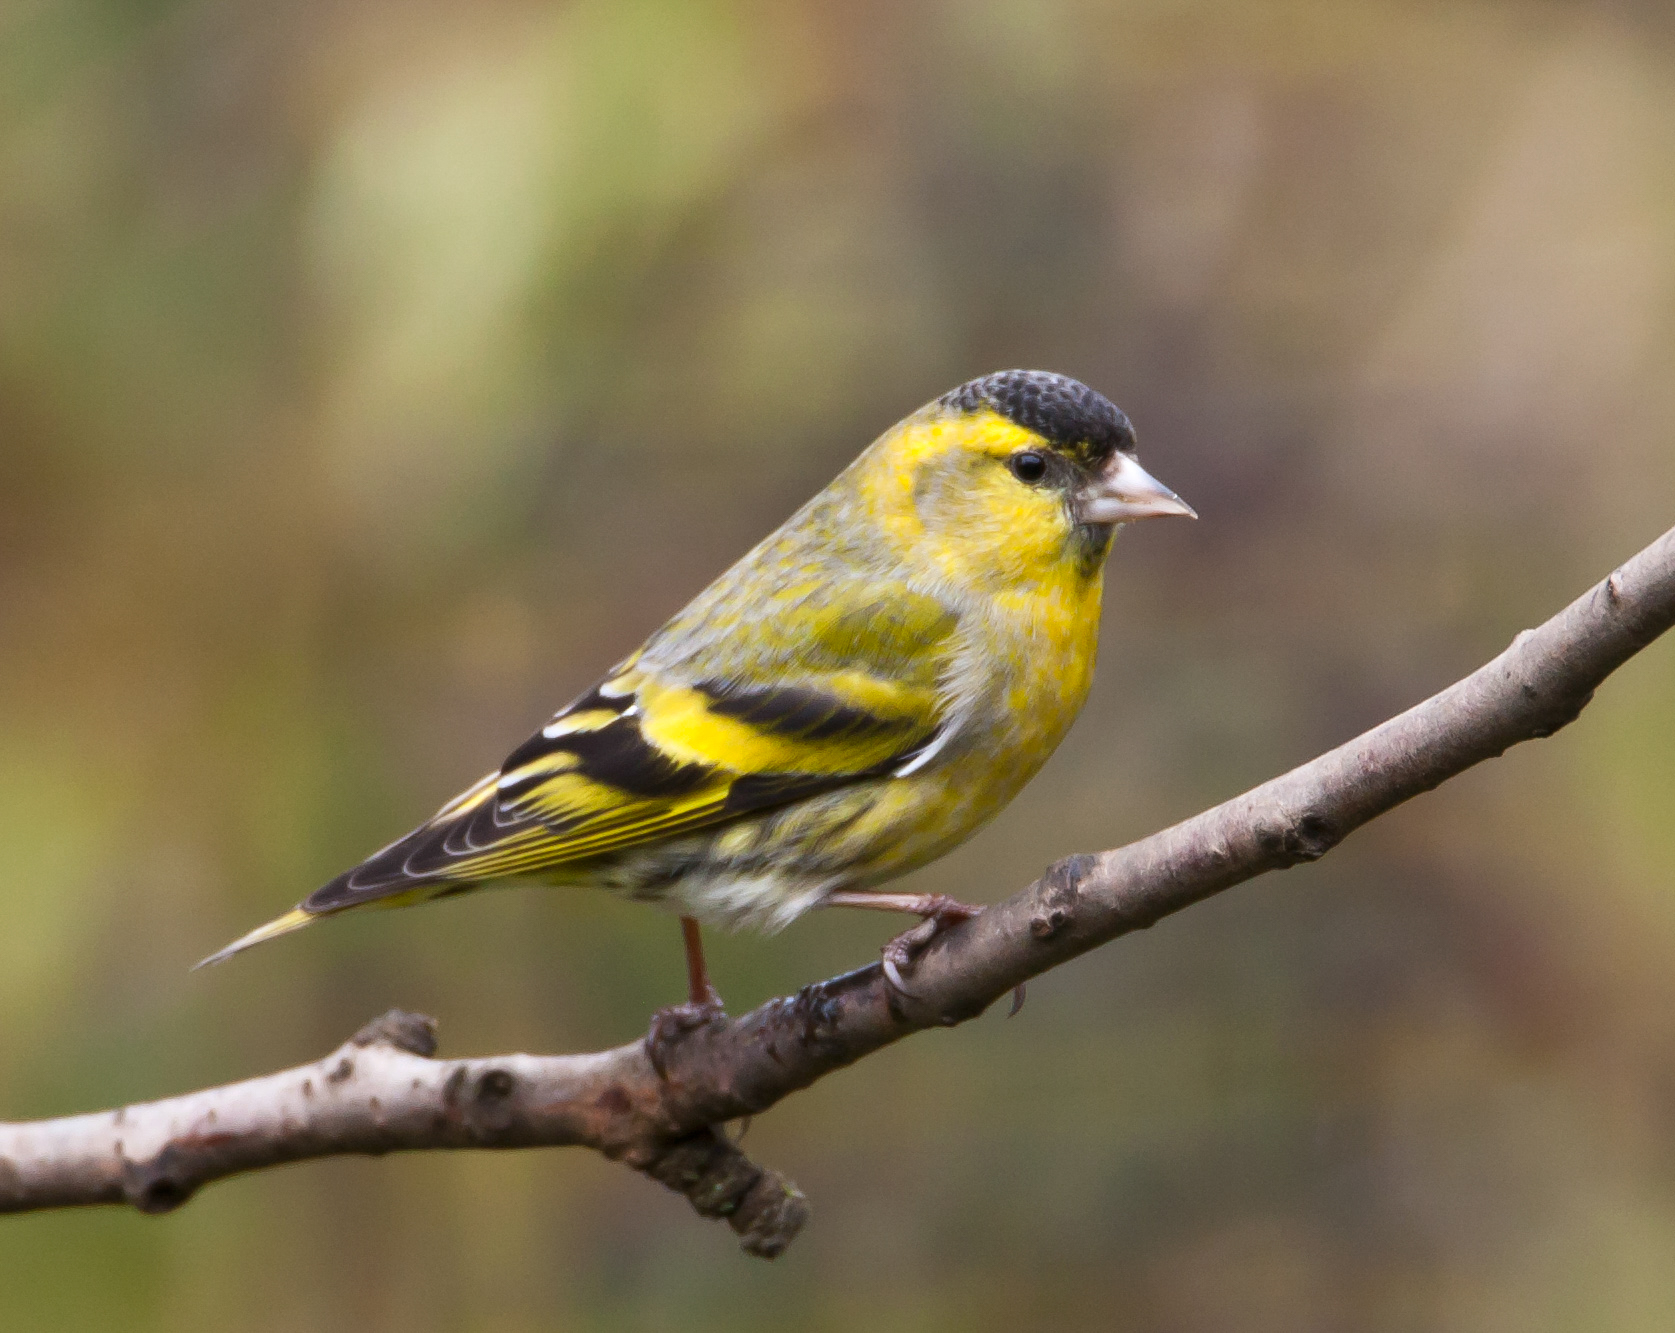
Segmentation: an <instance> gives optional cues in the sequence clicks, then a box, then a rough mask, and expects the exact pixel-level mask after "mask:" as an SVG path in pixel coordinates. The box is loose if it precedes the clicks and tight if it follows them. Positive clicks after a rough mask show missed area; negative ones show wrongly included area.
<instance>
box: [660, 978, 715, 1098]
mask: <svg viewBox="0 0 1675 1333" xmlns="http://www.w3.org/2000/svg"><path fill="white" fill-rule="evenodd" d="M726 1017H727V1010H726V1009H725V1008H724V1007H723V1006H722V1003H721V997H720V996H719V995H717V994H716V993H715V991H714V989H713V988H712V989H711V990H710V993H709V998H708V999H707V1000H705V1001H703V1002H702V1003H696V1002H694V1001H691V1000H688V1001H687V1002H686V1003H685V1004H671V1005H668V1006H667V1007H665V1008H662V1009H659V1010H658V1011H657V1012H656V1013H654V1014H653V1015H652V1016H651V1027H650V1028H649V1029H648V1030H647V1032H646V1035H645V1039H644V1040H645V1050H646V1059H648V1060H650V1061H651V1067H652V1068H653V1069H655V1070H656V1071H657V1077H658V1078H663V1079H666V1078H668V1076H669V1056H670V1055H671V1054H672V1053H673V1051H674V1049H675V1047H676V1046H678V1045H679V1044H680V1043H681V1042H682V1041H683V1040H685V1038H686V1036H687V1034H688V1033H690V1032H696V1031H697V1030H698V1029H699V1028H701V1027H707V1026H708V1025H709V1024H711V1023H713V1022H715V1021H716V1020H717V1019H721V1018H726Z"/></svg>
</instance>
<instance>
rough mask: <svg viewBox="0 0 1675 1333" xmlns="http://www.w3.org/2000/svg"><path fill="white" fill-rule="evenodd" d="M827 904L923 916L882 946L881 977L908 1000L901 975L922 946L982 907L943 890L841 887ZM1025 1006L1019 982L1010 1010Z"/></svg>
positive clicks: (910, 996)
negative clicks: (875, 890)
mask: <svg viewBox="0 0 1675 1333" xmlns="http://www.w3.org/2000/svg"><path fill="white" fill-rule="evenodd" d="M826 905H827V906H828V907H865V908H869V909H871V910H873V911H876V912H911V913H913V914H914V915H915V916H918V917H921V918H923V919H922V920H921V921H920V922H919V924H918V925H916V926H914V927H913V929H912V930H905V931H903V932H902V933H901V934H900V935H897V936H896V938H895V939H893V940H891V941H890V942H889V943H888V944H886V945H885V946H884V948H883V950H882V951H881V952H882V956H883V966H884V981H885V984H887V985H888V986H889V987H890V988H891V989H892V990H894V991H895V992H896V993H897V994H898V995H901V996H904V997H905V998H907V999H909V1000H917V999H919V998H921V997H919V996H917V995H915V994H914V993H913V992H912V990H910V989H909V988H908V985H907V983H906V982H905V981H904V980H903V979H902V973H903V972H904V971H911V970H912V968H913V963H914V960H915V959H917V958H918V956H919V955H920V954H921V953H923V952H924V951H925V947H926V946H927V945H928V944H929V943H930V942H931V941H932V940H934V939H935V938H936V937H937V936H938V935H940V934H941V933H942V932H943V931H945V930H946V929H948V927H949V926H952V925H954V924H955V923H956V922H960V921H969V920H971V918H972V917H974V916H981V915H982V914H983V909H982V908H981V907H973V906H972V905H971V904H970V903H962V902H961V901H960V900H959V899H958V898H950V897H949V896H948V895H947V894H946V893H870V892H861V891H848V890H843V891H840V892H837V893H834V894H832V895H831V896H830V897H828V898H827V899H826ZM1023 1007H1024V988H1023V986H1022V985H1019V986H1017V987H1015V988H1014V989H1013V991H1012V1010H1011V1013H1008V1014H1007V1017H1008V1018H1010V1017H1011V1016H1012V1014H1015V1013H1017V1012H1018V1010H1020V1009H1022V1008H1023Z"/></svg>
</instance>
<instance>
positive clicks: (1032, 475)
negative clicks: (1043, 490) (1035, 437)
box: [1006, 450, 1047, 486]
mask: <svg viewBox="0 0 1675 1333" xmlns="http://www.w3.org/2000/svg"><path fill="white" fill-rule="evenodd" d="M1006 465H1007V466H1008V467H1009V468H1011V469H1012V475H1013V476H1014V477H1016V478H1017V479H1018V480H1019V481H1021V482H1023V483H1024V484H1025V485H1028V486H1033V485H1035V483H1036V482H1038V481H1040V480H1041V478H1043V477H1044V476H1046V475H1047V460H1046V459H1045V458H1043V457H1041V455H1040V454H1038V453H1035V452H1034V451H1033V450H1025V451H1024V452H1023V453H1021V454H1013V455H1012V457H1011V458H1009V459H1007V461H1006Z"/></svg>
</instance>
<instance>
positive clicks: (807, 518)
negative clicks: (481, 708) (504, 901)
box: [200, 370, 1194, 1007]
mask: <svg viewBox="0 0 1675 1333" xmlns="http://www.w3.org/2000/svg"><path fill="white" fill-rule="evenodd" d="M1134 447H1135V440H1134V431H1133V429H1132V427H1131V426H1130V425H1129V422H1128V418H1127V417H1126V416H1124V415H1123V413H1122V412H1121V411H1119V410H1118V409H1117V408H1116V407H1115V406H1113V405H1112V404H1111V403H1110V402H1109V401H1107V400H1106V399H1105V398H1103V397H1102V396H1100V395H1099V394H1098V393H1095V392H1094V391H1093V390H1092V389H1089V388H1088V387H1086V386H1085V385H1083V384H1080V383H1078V382H1076V381H1075V380H1072V379H1068V378H1065V377H1064V376H1061V375H1054V374H1049V373H1047V372H1044V371H1024V370H1012V371H1004V372H1002V373H1000V374H996V375H990V376H987V377H985V378H983V379H977V380H972V381H971V382H970V383H968V384H964V385H962V386H960V387H959V388H957V389H955V390H953V391H952V392H950V393H948V394H945V395H944V396H943V397H941V398H939V399H937V400H936V401H935V402H932V403H930V404H928V405H927V406H925V407H924V408H922V409H920V410H919V411H918V412H915V413H914V414H913V415H912V416H910V417H908V418H906V419H905V420H904V421H902V422H900V423H899V424H898V425H896V426H894V427H893V428H892V429H890V430H889V431H887V432H885V434H884V435H882V436H881V437H880V438H879V439H878V440H877V441H875V442H874V443H873V444H872V445H871V446H870V447H869V448H868V449H866V450H865V451H864V452H863V453H862V454H861V455H860V457H859V458H857V459H856V460H855V462H854V463H853V464H851V465H850V466H849V467H848V468H847V469H845V470H844V472H843V473H841V474H840V475H839V476H838V477H837V479H836V480H835V481H833V482H832V483H831V485H829V486H827V487H826V489H825V490H823V491H821V492H820V494H819V495H817V496H815V497H814V499H812V500H810V501H809V502H808V503H807V504H806V505H804V506H803V507H802V508H801V509H800V510H798V511H797V513H795V514H794V515H792V517H791V518H790V519H789V520H788V521H787V522H786V523H785V524H784V525H783V526H782V527H781V528H780V529H779V530H778V531H776V532H774V533H773V534H772V535H770V536H769V537H767V538H766V539H765V540H764V541H763V542H762V543H761V544H760V545H758V546H757V547H756V548H755V549H754V550H753V551H751V552H750V553H749V554H747V555H746V556H745V557H744V558H743V559H742V560H740V561H739V562H738V564H736V565H734V566H733V567H732V568H731V569H730V570H728V571H727V572H726V573H725V574H723V575H722V576H721V577H720V578H719V579H717V580H716V581H715V582H714V583H713V584H711V585H710V587H709V588H707V589H706V590H705V591H704V592H702V593H700V594H699V595H698V597H697V598H695V599H694V600H693V601H692V603H691V604H690V605H689V606H687V607H686V609H685V610H683V611H681V612H680V613H679V614H678V615H676V616H675V617H674V618H673V619H672V620H670V621H669V622H668V624H666V625H664V626H663V627H662V628H661V629H659V630H658V631H657V632H656V633H654V634H653V635H652V636H651V637H650V638H649V639H648V640H647V641H646V642H645V644H644V645H643V646H642V647H641V648H640V649H638V650H637V651H636V652H634V653H632V654H630V655H629V656H628V657H627V658H625V659H624V660H623V661H621V662H619V663H617V665H616V666H615V667H613V668H612V669H611V670H610V671H609V672H607V673H606V675H605V677H604V678H603V679H602V680H601V681H600V682H599V683H598V684H597V685H595V686H594V687H593V688H592V689H590V690H588V691H587V692H586V693H585V694H583V695H582V696H581V697H580V698H578V699H576V700H575V701H574V702H572V703H571V704H569V705H568V706H567V707H565V708H563V709H561V710H560V711H559V712H558V713H557V714H556V715H555V716H554V717H553V719H552V721H550V722H549V723H548V724H547V725H546V726H545V727H543V728H542V729H541V730H540V731H539V732H537V733H536V734H535V735H534V736H532V737H530V739H529V740H528V741H526V742H525V743H524V744H523V745H521V746H519V747H518V748H517V749H516V750H514V751H513V752H512V754H511V756H510V757H509V758H508V759H507V760H506V762H505V763H504V764H503V765H502V766H501V767H500V768H499V769H498V770H496V771H495V772H493V773H490V774H488V775H487V776H486V777H484V778H483V779H481V780H480V781H479V782H477V783H476V784H474V785H473V786H471V787H469V788H468V789H466V790H465V791H464V792H462V793H461V794H460V795H459V796H457V797H455V798H454V799H453V800H452V801H449V802H448V803H447V804H446V805H445V806H443V807H442V809H441V810H440V811H438V812H437V814H436V815H435V816H434V817H433V818H431V819H430V820H429V821H427V822H426V823H424V824H422V825H420V826H419V827H418V828H417V829H415V830H414V831H413V832H411V833H409V834H408V835H407V836H406V837H404V838H401V839H399V840H398V841H396V842H393V843H391V844H390V845H389V846H388V847H386V848H384V849H383V850H382V851H380V852H378V853H376V854H375V855H373V856H371V857H369V858H368V859H367V860H366V861H364V862H362V863H361V864H360V865H358V866H356V867H354V868H353V869H352V870H349V871H346V872H345V873H343V874H341V875H339V876H338V877H337V878H336V879H334V880H332V881H331V882H330V883H329V884H326V885H325V886H324V887H322V888H320V889H318V890H316V891H315V892H314V893H312V894H310V895H309V897H308V898H306V899H305V900H304V901H303V902H302V903H301V904H300V905H299V906H298V907H297V908H296V909H295V910H293V911H291V912H288V913H286V914H285V915H284V916H281V917H279V918H277V919H276V920H274V921H272V922H269V923H268V924H267V925H265V926H261V927H259V928H258V929H256V930H253V931H251V932H250V933H249V934H248V935H245V936H244V937H243V938H241V939H239V940H236V941H234V942H233V943H232V944H230V945H228V946H227V947H226V948H224V949H222V950H221V951H220V952H219V953H216V954H213V955H211V956H210V957H209V958H206V959H205V960H204V962H205V963H214V962H219V961H221V960H222V959H224V958H227V957H230V956H231V955H232V954H235V953H237V952H239V951H240V950H241V949H245V948H248V947H249V946H251V945H253V944H258V943H260V942H262V941H263V940H268V939H272V938H273V937H275V936H277V935H282V934H285V933H287V932H289V931H292V930H295V929H298V928H299V927H301V926H304V925H308V924H310V923H311V922H313V921H316V920H318V919H320V918H321V917H324V916H330V915H334V914H336V913H338V912H344V911H350V910H353V909H355V908H359V907H373V906H376V907H395V906H405V905H407V904H411V903H417V902H423V901H426V900H429V899H432V898H439V897H444V896H447V895H449V894H454V893H461V892H465V891H468V890H472V889H477V888H482V887H486V886H489V885H497V884H512V883H532V884H543V885H587V886H595V887H600V888H606V889H610V890H612V891H613V892H616V893H620V894H623V895H626V896H628V897H630V898H634V899H639V900H642V901H647V902H653V903H657V904H660V905H663V906H665V907H668V908H670V909H672V910H674V911H676V912H677V913H679V914H680V915H681V916H682V917H683V918H684V919H685V920H684V928H685V935H686V943H687V959H688V967H689V981H690V987H689V994H690V1003H691V1004H693V1005H696V1006H700V1007H705V1006H710V1005H713V1004H714V1003H715V1000H714V993H713V991H712V990H711V989H710V986H709V982H708V979H707V977H706V975H705V971H704V966H703V953H702V949H701V947H700V944H699V938H698V926H697V923H698V922H700V921H703V922H709V923H714V924H721V925H727V926H753V927H757V928H760V929H766V930H777V929H780V928H782V927H783V926H785V925H787V924H789V923H790V922H791V921H793V920H794V919H796V918H797V917H798V916H800V915H802V914H803V913H804V912H806V911H808V910H809V909H811V908H814V907H819V906H851V907H876V908H882V909H885V910H891V911H905V912H911V913H915V914H917V915H920V916H922V917H924V918H925V919H926V920H925V924H924V925H923V926H922V927H920V928H919V929H917V930H914V931H910V932H908V934H907V935H904V936H902V937H900V938H899V939H898V940H896V941H893V942H892V943H891V945H890V946H888V947H887V948H886V952H885V964H886V969H887V971H888V972H889V973H890V975H891V978H892V980H893V981H895V982H896V983H897V984H898V985H899V984H901V969H902V968H903V967H904V966H905V965H906V964H907V963H908V962H909V960H910V959H911V957H912V954H913V952H914V951H915V949H917V948H919V947H921V946H922V945H923V943H924V942H925V940H927V939H928V938H929V937H930V935H931V934H932V933H934V931H935V930H936V929H937V928H939V926H940V925H941V924H943V923H945V922H946V921H949V920H952V919H957V918H959V917H961V916H968V915H970V914H971V913H972V912H973V911H974V910H975V909H972V908H968V907H965V906H963V905H962V904H959V903H955V902H953V901H952V900H950V899H946V898H940V897H933V896H929V895H921V894H897V893H889V894H885V893H878V892H876V890H877V888H878V887H879V886H880V885H882V884H884V883H886V882H887V881H889V880H892V879H894V878H896V877H897V876H899V875H902V874H904V873H906V872H907V871H910V870H913V869H916V868H917V867H919V866H922V865H924V864H926V863H927V862H929V861H932V860H934V859H935V858H936V857H938V856H941V855H943V854H944V853H945V852H947V851H949V850H951V849H952V848H953V847H955V846H957V845H958V844H959V843H961V842H963V841H964V840H965V839H966V838H968V837H970V836H971V834H972V833H973V832H975V831H976V830H977V829H978V828H980V827H981V826H982V825H983V824H984V823H986V822H987V821H988V820H989V819H991V818H993V817H994V816H995V815H996V814H997V813H999V811H1000V810H1001V809H1002V808H1003V807H1004V806H1005V805H1006V803H1007V802H1008V801H1010V800H1011V799H1012V797H1013V796H1015V795H1016V794H1017V793H1018V791H1019V789H1020V788H1022V787H1023V785H1024V784H1025V783H1026V782H1028V781H1029V779H1030V778H1031V777H1032V776H1033V775H1034V774H1035V772H1036V771H1037V770H1038V769H1039V768H1040V767H1041V765H1042V764H1043V763H1044V762H1045V761H1046V759H1047V757H1048V756H1049V755H1051V754H1052V752H1053V750H1054V749H1055V748H1056V747H1057V745H1058V743H1059V742H1060V741H1061V740H1062V739H1063V738H1064V735H1065V733H1066V731H1068V730H1069V727H1070V724H1071V723H1072V722H1073V721H1074V720H1075V718H1076V715H1077V713H1078V712H1079V711H1080V710H1081V707H1082V704H1083V702H1084V701H1085V700H1086V698H1087V693H1088V688H1089V685H1090V684H1091V682H1092V678H1093V668H1094V656H1095V649H1096V646H1097V638H1098V630H1099V606H1100V594H1101V586H1102V580H1103V573H1104V566H1105V557H1106V555H1107V553H1108V552H1109V550H1110V546H1111V539H1112V535H1113V533H1114V531H1115V529H1116V528H1117V526H1118V525H1119V524H1122V523H1125V522H1130V521H1133V520H1137V519H1142V518H1153V517H1162V516H1167V515H1184V516H1187V517H1193V516H1194V515H1193V512H1192V510H1191V509H1190V508H1189V507H1188V506H1187V505H1186V504H1185V503H1184V502H1183V501H1181V500H1180V499H1179V498H1178V497H1177V496H1176V495H1175V494H1174V493H1173V492H1171V491H1170V490H1168V489H1167V488H1166V487H1164V486H1163V485H1161V484H1160V483H1158V482H1157V481H1155V480H1154V479H1153V478H1152V477H1151V476H1149V475H1148V474H1147V473H1146V472H1145V471H1144V469H1142V468H1141V467H1140V464H1139V463H1138V461H1136V459H1135V455H1134ZM201 965H202V964H200V966H201Z"/></svg>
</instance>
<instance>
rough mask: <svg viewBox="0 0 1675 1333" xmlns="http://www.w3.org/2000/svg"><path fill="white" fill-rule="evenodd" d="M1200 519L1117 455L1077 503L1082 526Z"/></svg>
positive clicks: (1127, 459) (1149, 476)
mask: <svg viewBox="0 0 1675 1333" xmlns="http://www.w3.org/2000/svg"><path fill="white" fill-rule="evenodd" d="M1172 514H1173V515H1178V516H1179V517H1181V518H1197V517H1198V515H1197V513H1195V512H1194V510H1193V508H1192V506H1191V505H1189V504H1188V503H1187V502H1186V501H1185V500H1183V499H1181V497H1180V496H1178V495H1176V494H1175V492H1174V491H1172V490H1170V489H1169V488H1168V487H1167V486H1165V485H1164V484H1163V483H1162V482H1161V481H1159V480H1158V479H1157V478H1156V477H1154V476H1152V474H1151V473H1149V472H1147V471H1146V469H1145V468H1143V467H1141V466H1140V464H1139V463H1138V462H1136V461H1135V458H1134V455H1133V454H1125V453H1121V452H1119V453H1114V454H1112V455H1111V461H1110V462H1109V463H1107V464H1106V465H1105V468H1104V470H1103V471H1102V472H1101V473H1100V474H1099V476H1098V477H1097V478H1095V479H1094V480H1093V481H1092V482H1090V483H1089V484H1088V486H1087V487H1086V488H1085V489H1084V490H1083V491H1082V493H1081V495H1080V496H1078V497H1077V500H1076V518H1077V520H1078V521H1079V522H1082V523H1132V522H1133V521H1134V520H1135V519H1137V518H1168V517H1169V516H1170V515H1172Z"/></svg>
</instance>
